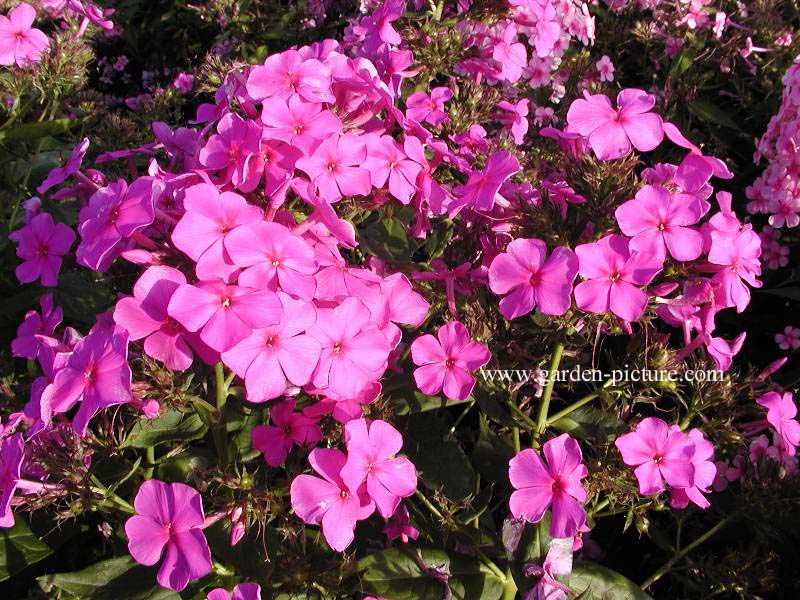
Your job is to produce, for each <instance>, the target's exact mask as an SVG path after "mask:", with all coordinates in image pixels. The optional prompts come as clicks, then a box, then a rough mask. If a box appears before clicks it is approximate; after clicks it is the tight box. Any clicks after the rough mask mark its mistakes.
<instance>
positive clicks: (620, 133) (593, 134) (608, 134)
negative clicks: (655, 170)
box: [567, 88, 664, 160]
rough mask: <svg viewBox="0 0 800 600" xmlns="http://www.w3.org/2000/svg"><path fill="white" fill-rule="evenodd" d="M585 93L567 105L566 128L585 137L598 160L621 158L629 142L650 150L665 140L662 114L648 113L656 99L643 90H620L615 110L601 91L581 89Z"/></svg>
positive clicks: (637, 147)
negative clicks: (584, 90)
mask: <svg viewBox="0 0 800 600" xmlns="http://www.w3.org/2000/svg"><path fill="white" fill-rule="evenodd" d="M584 96H585V99H583V98H581V99H578V100H575V101H574V102H573V103H572V105H571V106H570V107H569V111H568V112H567V123H568V124H569V128H568V129H569V131H572V132H577V133H579V134H581V135H582V136H584V137H587V138H588V139H589V145H590V146H591V147H592V150H594V153H595V154H596V155H597V158H599V159H600V160H612V159H615V158H622V157H623V156H625V155H626V154H628V152H630V151H631V145H633V147H634V148H636V149H637V150H639V151H640V152H649V151H650V150H653V149H655V148H656V147H657V146H658V145H659V144H660V143H661V141H662V140H663V139H664V123H663V121H662V120H661V117H660V116H658V115H656V114H654V113H651V112H649V111H650V110H651V109H652V108H653V106H655V103H656V100H655V98H654V97H653V96H651V95H649V94H647V93H646V92H644V91H642V90H639V89H636V88H628V89H624V90H622V91H621V92H620V93H619V95H618V96H617V106H618V107H619V108H618V109H617V110H615V109H614V108H613V107H612V106H611V102H610V101H609V99H608V97H607V96H604V95H603V94H589V93H588V92H584Z"/></svg>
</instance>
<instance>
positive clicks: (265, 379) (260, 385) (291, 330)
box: [222, 293, 320, 402]
mask: <svg viewBox="0 0 800 600" xmlns="http://www.w3.org/2000/svg"><path fill="white" fill-rule="evenodd" d="M278 298H279V299H280V303H281V305H282V307H283V309H282V316H281V319H280V322H278V323H277V324H275V325H271V326H267V327H264V328H260V329H253V331H252V333H251V334H250V335H249V336H248V337H246V338H244V339H243V340H241V341H240V342H238V343H237V344H236V345H234V346H233V347H231V348H230V349H229V350H227V351H225V352H223V353H222V361H223V362H224V363H225V364H226V365H228V367H229V368H230V369H231V370H232V371H233V372H234V373H236V374H237V375H238V376H239V377H241V378H242V379H244V384H245V389H246V390H247V399H248V400H249V401H250V402H265V401H267V400H271V399H273V398H277V397H278V396H280V395H281V394H283V392H285V391H286V388H287V386H288V385H289V384H292V385H295V386H303V385H305V384H307V383H308V382H309V380H310V379H311V374H312V373H313V372H314V369H315V368H316V366H317V361H318V360H319V355H320V344H319V342H318V341H317V340H316V339H315V338H313V337H311V336H310V335H307V334H305V333H304V332H305V331H307V330H308V329H309V328H310V327H311V326H312V325H314V322H315V321H316V311H315V309H314V306H313V305H312V304H309V303H307V302H304V301H302V300H293V299H292V298H290V297H289V296H287V295H286V294H283V293H279V294H278Z"/></svg>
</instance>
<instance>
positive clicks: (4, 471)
mask: <svg viewBox="0 0 800 600" xmlns="http://www.w3.org/2000/svg"><path fill="white" fill-rule="evenodd" d="M24 455H25V442H24V441H23V438H22V434H21V433H15V434H13V435H10V436H8V437H5V438H3V439H2V440H0V527H13V526H14V513H13V512H12V511H11V500H12V498H13V497H14V491H15V490H16V489H17V483H18V482H19V478H20V468H21V467H22V459H23V458H24Z"/></svg>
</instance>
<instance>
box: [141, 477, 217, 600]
mask: <svg viewBox="0 0 800 600" xmlns="http://www.w3.org/2000/svg"><path fill="white" fill-rule="evenodd" d="M133 506H134V508H135V509H136V515H134V516H133V517H131V518H130V519H128V520H127V521H126V522H125V535H127V536H128V551H129V552H130V553H131V556H132V557H133V559H134V560H135V561H136V562H138V563H139V564H141V565H145V566H147V567H150V566H153V565H154V564H156V563H157V562H158V561H159V560H161V557H162V556H163V557H164V562H163V564H162V565H161V568H160V569H159V570H158V577H157V579H158V583H159V585H161V586H162V587H165V588H170V589H172V590H175V591H177V592H180V591H182V590H183V589H184V588H185V587H186V586H187V585H188V583H189V580H194V579H200V578H201V577H204V576H206V575H207V574H208V573H210V572H211V551H210V549H209V547H208V542H206V537H205V535H203V521H204V520H205V515H204V513H203V500H202V498H201V497H200V494H198V493H197V490H195V489H193V488H191V487H189V486H188V485H185V484H183V483H169V484H167V483H163V482H161V481H158V480H156V479H150V480H149V481H145V482H144V483H143V484H142V485H141V487H140V488H139V491H138V492H137V493H136V498H134V500H133Z"/></svg>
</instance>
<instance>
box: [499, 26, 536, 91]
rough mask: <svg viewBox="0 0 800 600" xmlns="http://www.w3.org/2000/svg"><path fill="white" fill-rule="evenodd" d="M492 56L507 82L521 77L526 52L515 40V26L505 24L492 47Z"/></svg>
mask: <svg viewBox="0 0 800 600" xmlns="http://www.w3.org/2000/svg"><path fill="white" fill-rule="evenodd" d="M492 58H493V59H494V60H496V61H497V62H498V63H500V74H501V75H502V77H503V79H505V80H506V81H508V82H509V83H516V82H517V81H519V78H520V77H522V70H523V69H524V68H525V66H526V65H527V64H528V52H527V50H526V49H525V46H524V45H523V44H521V43H519V42H518V41H517V26H516V25H514V24H513V23H509V24H508V25H506V28H505V29H504V30H503V35H502V37H501V38H500V39H498V40H497V41H496V42H495V44H494V47H493V49H492Z"/></svg>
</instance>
